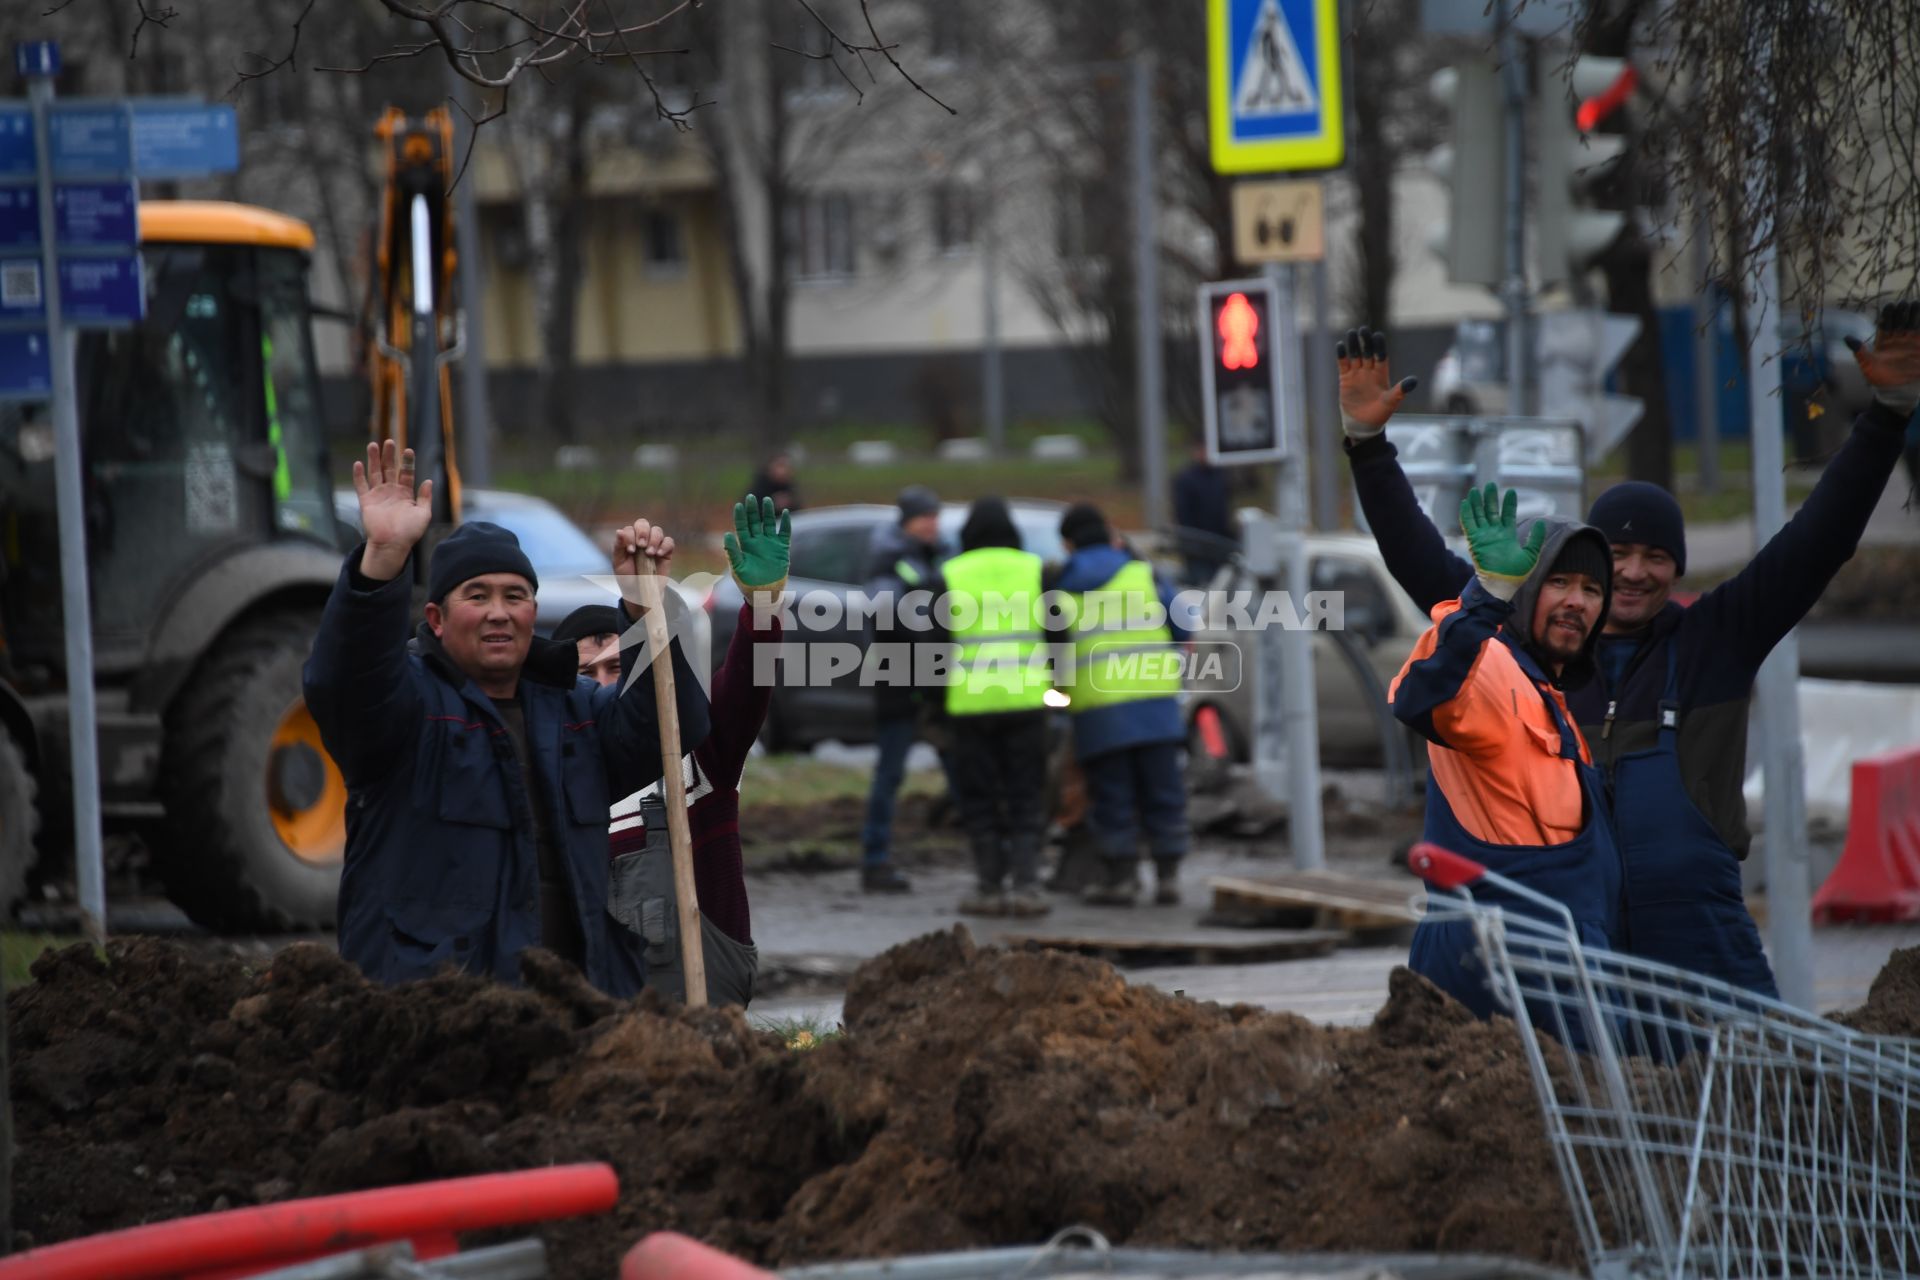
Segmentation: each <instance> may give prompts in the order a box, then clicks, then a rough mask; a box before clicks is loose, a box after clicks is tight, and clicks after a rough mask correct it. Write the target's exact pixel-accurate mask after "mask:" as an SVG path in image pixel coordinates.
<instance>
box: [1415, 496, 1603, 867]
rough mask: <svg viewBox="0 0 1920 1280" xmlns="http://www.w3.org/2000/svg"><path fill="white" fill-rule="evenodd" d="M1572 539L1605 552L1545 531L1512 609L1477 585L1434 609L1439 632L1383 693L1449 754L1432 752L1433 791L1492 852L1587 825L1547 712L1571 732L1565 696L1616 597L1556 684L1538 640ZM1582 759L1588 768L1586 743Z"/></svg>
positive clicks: (1558, 838)
mask: <svg viewBox="0 0 1920 1280" xmlns="http://www.w3.org/2000/svg"><path fill="white" fill-rule="evenodd" d="M1575 538H1589V539H1593V540H1594V541H1595V542H1596V543H1597V544H1598V546H1599V547H1600V549H1601V550H1602V551H1605V550H1606V545H1607V544H1606V538H1605V537H1604V535H1602V534H1601V533H1600V531H1599V530H1598V529H1594V528H1592V527H1591V526H1589V525H1584V524H1576V523H1574V522H1572V521H1566V520H1553V521H1549V522H1548V532H1547V538H1546V541H1545V542H1544V544H1542V546H1541V549H1540V560H1539V563H1538V564H1536V565H1535V566H1534V569H1533V572H1532V573H1530V574H1528V575H1527V580H1526V581H1525V582H1524V583H1522V584H1521V586H1520V589H1519V591H1517V592H1515V593H1514V598H1513V600H1512V601H1511V602H1509V601H1505V600H1502V599H1500V598H1499V597H1498V596H1495V595H1493V594H1491V593H1490V592H1488V591H1487V590H1486V589H1485V588H1483V587H1482V586H1481V585H1480V583H1479V580H1478V579H1472V580H1470V581H1469V583H1468V585H1467V589H1466V591H1465V592H1463V593H1462V594H1461V596H1460V598H1459V599H1458V600H1448V601H1444V602H1442V603H1440V604H1438V605H1435V606H1434V608H1433V613H1432V616H1433V621H1434V625H1433V626H1432V627H1431V628H1430V629H1428V631H1427V632H1426V633H1425V634H1424V635H1422V636H1421V637H1420V639H1419V641H1418V642H1417V643H1416V644H1415V645H1414V648H1413V653H1412V654H1411V655H1409V657H1408V658H1407V661H1406V664H1405V665H1404V666H1402V667H1401V669H1400V674H1399V675H1397V676H1395V677H1394V681H1393V686H1392V688H1391V689H1390V690H1389V691H1388V698H1389V701H1390V702H1391V703H1392V704H1393V713H1394V715H1395V716H1397V717H1398V718H1399V719H1400V720H1401V721H1403V722H1404V723H1406V724H1408V725H1411V726H1412V727H1413V728H1414V729H1416V730H1418V731H1419V732H1420V733H1421V734H1422V735H1424V736H1425V737H1426V738H1427V740H1428V741H1429V742H1431V743H1433V744H1434V745H1435V746H1436V747H1439V748H1444V750H1435V751H1430V752H1428V756H1427V758H1428V763H1429V765H1430V766H1431V767H1432V769H1433V779H1434V783H1435V784H1436V785H1437V786H1439V787H1440V789H1441V791H1442V792H1443V793H1444V794H1445V796H1446V798H1447V802H1448V804H1449V805H1450V806H1451V807H1452V809H1453V812H1454V814H1455V816H1456V817H1457V818H1458V819H1459V821H1460V823H1461V825H1462V826H1464V827H1465V828H1466V829H1467V830H1468V831H1469V832H1470V833H1471V834H1472V835H1474V836H1476V837H1478V838H1479V839H1481V840H1484V841H1486V842H1487V843H1489V844H1504V845H1556V844H1565V843H1566V842H1567V841H1569V840H1572V839H1573V838H1574V837H1575V836H1577V835H1579V834H1580V832H1581V830H1582V829H1583V828H1584V827H1585V825H1586V823H1587V821H1588V819H1589V817H1590V816H1591V815H1589V814H1587V813H1586V811H1585V810H1586V806H1585V803H1584V799H1583V794H1582V791H1581V787H1580V777H1579V773H1578V771H1577V769H1576V768H1575V766H1574V764H1573V762H1572V761H1570V760H1567V759H1565V758H1563V757H1562V756H1561V754H1560V750H1561V747H1560V731H1559V727H1558V725H1557V724H1556V723H1555V719H1554V714H1553V711H1552V710H1550V709H1549V704H1551V706H1552V707H1553V708H1557V709H1558V711H1559V713H1560V715H1561V716H1563V717H1565V718H1566V719H1567V721H1568V722H1569V723H1571V722H1572V715H1571V713H1570V712H1569V711H1568V710H1567V704H1566V699H1565V697H1564V696H1563V695H1562V693H1561V689H1562V688H1563V687H1564V686H1565V685H1566V684H1567V683H1568V682H1569V681H1580V680H1585V679H1587V678H1588V677H1589V675H1590V673H1591V670H1592V664H1593V653H1594V647H1595V644H1596V643H1597V641H1598V639H1599V635H1600V620H1601V619H1603V618H1605V617H1606V606H1607V602H1608V599H1609V592H1608V591H1607V590H1606V589H1605V588H1604V586H1603V590H1602V594H1601V602H1600V612H1599V613H1598V614H1597V615H1596V617H1595V620H1594V625H1593V628H1592V629H1591V630H1590V631H1589V632H1588V633H1587V636H1586V639H1585V640H1584V641H1583V642H1582V645H1581V649H1580V653H1579V654H1578V656H1576V657H1575V658H1573V659H1571V660H1570V661H1568V662H1567V663H1566V664H1565V666H1564V667H1563V669H1562V671H1561V673H1560V674H1559V675H1558V676H1554V675H1551V674H1550V673H1551V671H1552V667H1551V666H1550V665H1549V664H1548V663H1547V662H1546V661H1544V656H1545V655H1544V654H1543V653H1541V652H1540V651H1539V650H1538V648H1537V646H1536V645H1535V644H1534V642H1533V638H1532V623H1533V613H1534V607H1535V605H1536V604H1537V603H1538V601H1539V598H1540V589H1541V585H1542V584H1543V583H1544V582H1545V581H1546V579H1547V578H1548V577H1550V576H1551V575H1552V573H1553V566H1554V562H1555V560H1557V559H1558V558H1559V555H1560V552H1561V550H1562V549H1564V548H1565V547H1566V546H1567V544H1568V543H1569V542H1571V541H1572V540H1573V539H1575ZM1580 755H1581V759H1582V760H1584V761H1587V762H1588V763H1591V760H1592V757H1591V755H1590V754H1589V752H1588V748H1587V744H1586V742H1585V740H1584V739H1582V741H1581V743H1580Z"/></svg>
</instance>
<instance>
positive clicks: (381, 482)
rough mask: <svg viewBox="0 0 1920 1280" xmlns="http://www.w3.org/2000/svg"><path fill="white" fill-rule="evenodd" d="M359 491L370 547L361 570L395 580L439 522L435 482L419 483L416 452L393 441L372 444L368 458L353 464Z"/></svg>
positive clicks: (377, 578) (383, 579) (355, 486)
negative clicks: (435, 509) (423, 537)
mask: <svg viewBox="0 0 1920 1280" xmlns="http://www.w3.org/2000/svg"><path fill="white" fill-rule="evenodd" d="M353 491H354V493H356V494H358V495H359V498H360V531H361V533H362V534H364V535H365V536H366V540H367V545H366V550H364V551H362V552H361V553H360V572H361V574H362V575H363V576H365V577H367V578H371V579H373V580H374V581H376V582H391V581H392V580H393V579H394V578H397V577H399V576H400V571H401V570H402V569H404V568H406V566H407V557H408V556H410V555H412V554H413V548H414V544H416V543H417V542H419V541H420V538H421V535H423V534H425V533H426V531H427V526H428V525H429V524H431V523H432V522H433V481H431V480H426V481H423V482H421V485H420V488H419V489H418V490H417V491H416V490H415V489H414V487H413V450H411V449H407V450H404V451H402V450H401V448H400V446H399V445H397V444H395V443H394V442H393V441H391V440H388V441H385V442H384V443H382V442H380V441H372V442H369V443H368V445H367V460H366V461H365V462H356V463H354V464H353Z"/></svg>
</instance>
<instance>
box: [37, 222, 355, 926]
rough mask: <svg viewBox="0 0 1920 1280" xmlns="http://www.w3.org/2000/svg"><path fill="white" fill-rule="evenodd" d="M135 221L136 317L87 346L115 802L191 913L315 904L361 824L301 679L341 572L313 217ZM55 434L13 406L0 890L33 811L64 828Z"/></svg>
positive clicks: (248, 916) (88, 484)
mask: <svg viewBox="0 0 1920 1280" xmlns="http://www.w3.org/2000/svg"><path fill="white" fill-rule="evenodd" d="M140 230H141V248H142V259H143V266H144V274H145V285H146V290H147V315H146V319H145V320H144V321H143V322H141V323H140V324H139V325H137V326H134V327H130V328H124V329H113V330H93V331H86V332H82V333H80V334H79V335H78V338H77V340H76V345H75V360H76V374H77V383H78V387H79V399H80V403H79V406H78V408H79V418H80V430H81V441H82V454H83V486H84V492H85V516H86V521H85V523H86V531H87V558H88V572H89V580H90V588H91V597H92V608H93V620H94V651H95V672H94V679H95V683H96V688H97V690H98V699H99V706H100V725H99V728H100V755H101V762H100V763H101V768H100V776H101V782H102V796H101V800H102V807H103V814H104V816H105V818H106V820H107V822H108V824H109V827H110V829H111V828H113V827H117V826H125V825H134V826H137V827H139V828H140V829H141V830H142V831H143V832H144V833H145V834H146V835H147V837H148V843H149V845H150V847H151V851H152V855H153V860H154V864H155V865H156V867H158V868H159V870H160V871H161V873H162V875H163V877H164V879H165V880H166V883H167V886H168V889H169V892H170V893H171V894H172V896H173V897H174V898H175V900H176V901H177V902H178V903H179V905H180V906H181V907H182V908H183V909H185V910H186V911H187V912H188V914H189V915H191V916H192V917H193V918H194V919H196V920H198V921H200V922H202V923H204V924H208V925H211V926H214V927H220V928H255V929H258V928H281V929H284V928H293V927H313V926H315V925H320V924H324V923H326V922H329V921H330V920H331V919H332V915H333V898H334V894H335V886H336V884H337V880H338V875H339V868H340V860H341V856H342V853H343V850H344V848H345V838H346V827H345V812H346V803H345V802H346V789H345V787H344V785H343V784H342V783H341V780H340V775H339V771H338V769H336V768H335V767H334V766H333V763H332V762H331V761H330V760H329V759H327V757H326V754H325V752H324V751H323V750H322V749H321V747H320V743H319V735H318V733H317V731H316V730H315V729H314V726H313V721H312V718H311V717H310V716H309V715H308V714H307V711H306V707H305V705H304V703H303V702H302V701H301V698H300V680H299V672H300V666H301V664H302V663H303V662H304V660H305V657H306V653H307V651H308V649H309V648H310V646H311V643H312V637H313V631H314V626H315V624H316V621H317V618H318V613H319V609H320V606H321V604H322V603H323V602H324V600H325V597H326V593H327V590H328V589H329V587H330V586H331V584H332V581H333V579H334V577H335V576H336V575H337V573H338V572H339V553H338V551H337V541H338V539H337V533H336V528H335V522H334V514H333V510H334V508H333V500H332V491H333V477H332V475H331V472H330V467H329V463H328V456H327V442H326V432H325V424H324V419H323V415H322V412H321V401H320V379H319V374H318V370H317V366H316V362H315V353H314V347H313V339H312V333H311V326H310V318H311V317H310V313H309V304H308V292H307V281H306V276H307V263H308V256H309V252H310V250H311V248H312V246H313V233H312V231H311V229H310V228H308V227H307V226H306V224H304V223H302V222H300V221H298V220H296V219H293V218H288V217H284V216H282V215H280V214H277V213H272V212H269V211H267V210H264V209H258V208H252V207H249V206H243V205H234V204H225V203H217V202H171V201H148V202H143V203H142V205H141V206H140ZM53 452H54V449H53V433H52V428H51V425H50V415H49V414H48V412H47V408H46V406H44V405H39V404H0V727H4V729H5V732H4V733H0V814H4V816H0V910H4V909H6V908H8V907H10V906H11V905H12V903H13V902H14V901H15V900H16V899H17V898H18V897H19V896H20V895H21V893H22V892H23V891H24V890H25V889H26V888H27V886H28V872H29V868H30V867H31V865H32V863H33V861H34V856H35V851H34V840H33V829H34V825H35V817H36V816H37V817H38V819H39V821H40V823H41V825H43V826H44V827H45V828H46V834H47V836H48V837H50V838H47V839H45V840H44V841H43V842H42V843H43V844H44V845H45V846H46V847H47V848H48V849H50V850H52V849H59V850H65V849H68V848H70V845H71V842H70V841H69V840H67V839H64V838H61V833H62V832H63V829H64V828H65V827H66V825H67V824H68V822H69V821H70V819H69V817H68V814H67V808H68V801H67V798H68V796H69V794H70V791H69V784H68V779H67V752H68V747H67V741H66V733H67V730H66V696H65V690H66V684H67V672H66V671H65V652H64V649H63V645H62V620H61V604H60V576H59V555H58V547H59V540H58V536H57V533H56V526H55V508H54V485H53ZM20 801H24V804H22V803H20ZM60 870H61V868H58V867H45V868H42V869H41V873H42V874H41V876H40V877H39V878H42V879H44V878H46V873H48V872H52V873H58V872H59V871H60Z"/></svg>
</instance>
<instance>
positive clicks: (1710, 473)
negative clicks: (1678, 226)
mask: <svg viewBox="0 0 1920 1280" xmlns="http://www.w3.org/2000/svg"><path fill="white" fill-rule="evenodd" d="M1693 226H1694V231H1693V243H1694V252H1695V253H1696V254H1698V255H1699V258H1700V294H1699V296H1698V297H1697V298H1696V299H1695V300H1694V304H1693V421H1694V430H1693V446H1694V452H1695V454H1696V455H1697V457H1698V459H1699V461H1698V463H1697V464H1696V466H1697V470H1698V473H1699V485H1700V492H1702V493H1718V492H1720V386H1719V383H1720V379H1719V361H1718V360H1717V359H1716V358H1715V357H1716V356H1717V355H1718V354H1719V350H1720V306H1719V299H1717V298H1716V297H1714V293H1713V253H1712V249H1711V246H1712V244H1713V220H1712V219H1711V218H1709V217H1708V216H1707V211H1706V208H1705V207H1704V205H1703V206H1702V207H1701V208H1700V209H1699V210H1697V211H1696V212H1695V214H1694V224H1693Z"/></svg>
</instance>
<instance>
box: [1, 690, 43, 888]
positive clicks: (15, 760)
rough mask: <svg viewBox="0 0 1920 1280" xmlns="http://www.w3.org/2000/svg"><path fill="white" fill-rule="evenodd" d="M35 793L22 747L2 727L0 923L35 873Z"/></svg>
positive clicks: (36, 817)
mask: <svg viewBox="0 0 1920 1280" xmlns="http://www.w3.org/2000/svg"><path fill="white" fill-rule="evenodd" d="M34 793H35V784H34V780H33V775H32V774H31V773H29V772H28V771H27V759H26V757H25V756H24V755H23V754H21V751H20V744H19V743H17V742H15V741H14V740H13V739H12V738H10V737H8V736H7V731H6V730H5V729H3V728H0V920H4V919H6V918H7V917H8V916H10V915H11V914H12V913H13V909H14V907H16V906H18V905H19V903H20V899H21V898H22V897H24V896H25V894H26V892H27V873H28V872H30V871H32V870H33V860H34V850H33V833H34V828H35V827H37V826H38V825H39V821H40V812H39V809H38V807H37V805H36V804H35V794H34Z"/></svg>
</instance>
